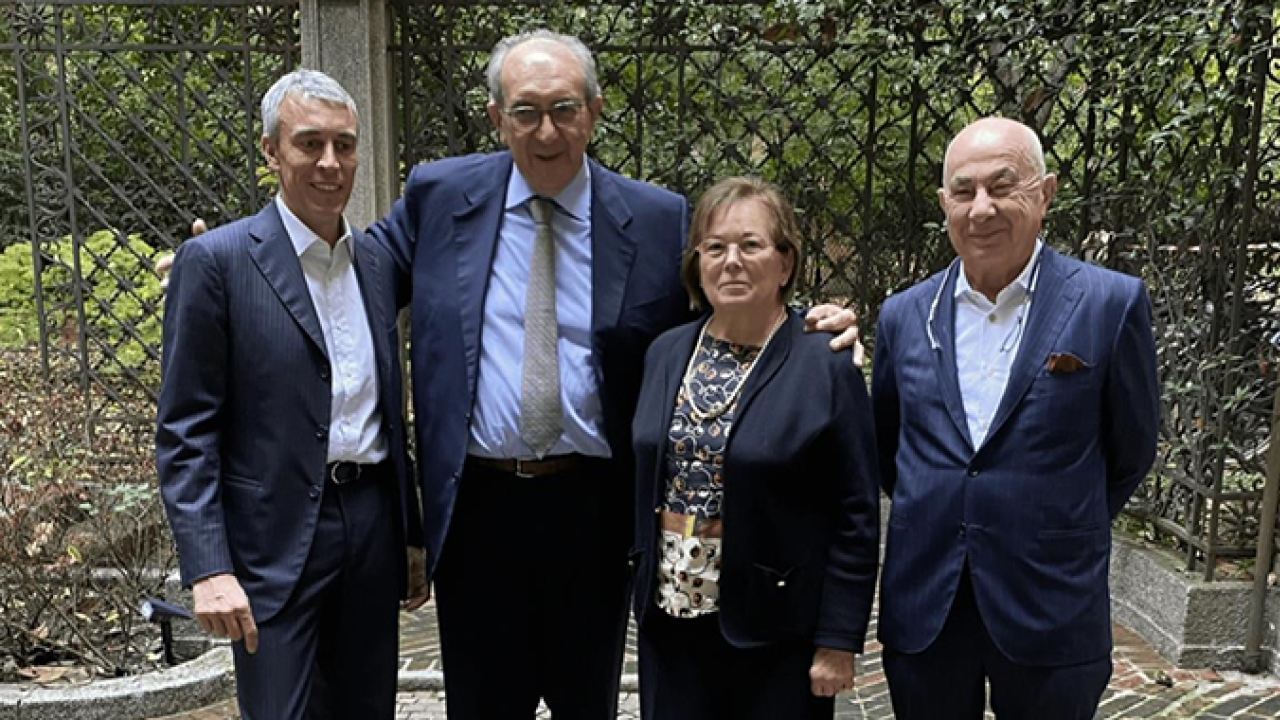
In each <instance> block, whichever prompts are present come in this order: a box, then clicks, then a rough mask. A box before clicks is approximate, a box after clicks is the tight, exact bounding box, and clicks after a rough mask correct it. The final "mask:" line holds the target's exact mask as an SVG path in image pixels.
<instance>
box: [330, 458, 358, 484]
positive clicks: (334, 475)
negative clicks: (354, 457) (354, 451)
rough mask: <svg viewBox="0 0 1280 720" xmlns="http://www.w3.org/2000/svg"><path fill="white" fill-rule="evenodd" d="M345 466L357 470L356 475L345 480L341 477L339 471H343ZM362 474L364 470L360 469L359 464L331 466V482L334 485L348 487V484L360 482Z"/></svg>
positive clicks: (338, 463) (336, 464)
mask: <svg viewBox="0 0 1280 720" xmlns="http://www.w3.org/2000/svg"><path fill="white" fill-rule="evenodd" d="M343 466H350V467H353V468H355V475H354V476H353V477H349V478H345V479H344V478H342V477H341V476H339V474H338V471H339V470H341V469H342V468H343ZM361 472H363V469H362V468H361V467H360V464H359V463H348V462H336V463H334V464H332V465H330V466H329V480H330V482H332V483H333V484H334V485H346V484H347V483H353V482H355V481H356V480H359V479H360V474H361Z"/></svg>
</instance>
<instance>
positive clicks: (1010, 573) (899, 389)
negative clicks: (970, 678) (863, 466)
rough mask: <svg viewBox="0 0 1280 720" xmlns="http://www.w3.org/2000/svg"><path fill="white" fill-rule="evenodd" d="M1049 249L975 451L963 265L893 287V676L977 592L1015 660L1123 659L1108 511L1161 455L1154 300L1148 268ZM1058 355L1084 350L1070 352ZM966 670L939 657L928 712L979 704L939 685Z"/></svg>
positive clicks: (880, 423) (885, 629) (1060, 663)
mask: <svg viewBox="0 0 1280 720" xmlns="http://www.w3.org/2000/svg"><path fill="white" fill-rule="evenodd" d="M1041 263H1042V267H1041V277H1040V280H1039V286H1038V287H1037V289H1036V290H1035V300H1034V302H1032V304H1031V308H1030V312H1029V316H1028V319H1027V326H1026V335H1025V338H1024V339H1023V341H1022V344H1021V347H1020V349H1019V350H1018V354H1017V357H1016V359H1015V360H1014V362H1013V365H1012V367H1011V368H1010V373H1009V381H1008V384H1007V386H1006V388H1005V391H1004V394H1003V396H1002V398H1001V400H1000V404H999V406H998V408H997V410H996V413H995V416H994V418H993V419H992V423H991V429H990V431H989V432H988V434H987V437H986V440H985V442H984V443H983V444H982V445H981V447H978V448H974V446H973V442H972V440H971V439H970V437H969V430H968V427H967V423H966V420H965V411H964V404H963V400H962V397H961V392H960V385H959V381H958V376H957V369H956V351H955V342H954V320H953V318H954V315H955V300H954V292H953V290H954V286H955V282H956V273H955V272H947V273H938V274H937V275H935V276H934V277H932V278H930V279H928V280H926V281H925V282H923V283H920V284H919V285H916V286H914V287H912V288H910V289H908V290H907V291H905V292H903V293H901V294H898V295H895V296H893V297H891V298H889V300H888V301H887V302H886V303H885V305H884V309H883V310H882V312H881V314H880V323H879V330H878V332H877V334H876V352H875V364H874V366H873V367H874V372H873V376H872V401H873V406H874V409H875V414H876V435H877V442H878V445H879V456H880V464H881V485H882V487H883V489H884V491H885V492H886V493H888V494H889V495H890V496H891V497H892V499H893V510H892V514H891V516H890V519H889V527H888V540H887V545H886V553H885V560H884V568H883V572H882V575H881V591H880V618H879V636H880V640H881V642H882V643H884V646H885V649H886V661H885V667H886V672H887V673H888V675H889V681H890V689H891V690H897V689H896V688H894V680H895V677H894V674H893V672H892V667H891V666H892V662H891V659H890V658H891V656H892V654H893V653H900V654H906V655H916V654H919V653H921V652H923V651H925V650H926V649H928V648H930V647H931V646H932V645H933V644H934V643H935V642H938V641H939V638H940V637H942V636H943V635H945V632H944V625H946V624H947V623H948V618H949V613H951V612H952V610H953V606H955V605H959V604H961V603H964V602H967V603H969V604H970V605H976V615H977V617H979V618H980V620H981V624H982V625H983V626H984V630H985V633H986V635H987V636H988V637H989V640H990V642H991V643H993V644H994V647H995V648H997V649H998V650H999V653H1000V655H1001V656H1003V658H1005V659H1007V660H1008V661H1009V662H1011V663H1012V664H1013V665H1015V666H1020V667H1037V668H1055V667H1068V666H1075V665H1082V664H1086V663H1091V662H1099V663H1102V664H1104V665H1105V670H1106V672H1108V673H1109V672H1110V664H1109V653H1110V650H1111V615H1110V601H1109V593H1108V584H1107V568H1108V560H1109V556H1110V555H1109V554H1110V549H1111V526H1110V522H1111V520H1112V519H1114V518H1115V517H1116V515H1118V514H1119V513H1120V509H1121V508H1122V507H1123V506H1124V504H1125V502H1126V501H1127V500H1128V499H1129V496H1130V495H1131V494H1132V493H1133V491H1134V489H1135V488H1137V486H1138V483H1139V482H1141V481H1142V479H1143V477H1144V476H1145V475H1146V473H1147V470H1148V469H1150V467H1151V463H1152V460H1153V459H1154V457H1155V447H1156V435H1157V431H1158V426H1159V417H1160V410H1159V399H1160V394H1159V384H1158V383H1157V380H1156V362H1155V344H1154V340H1153V338H1152V333H1151V315H1150V307H1149V301H1148V299H1147V294H1146V291H1145V289H1144V288H1143V285H1142V282H1141V281H1140V280H1138V279H1136V278H1132V277H1129V276H1126V275H1121V274H1120V273H1116V272H1112V271H1110V270H1106V269H1103V268H1099V267H1095V266H1093V265H1088V264H1086V263H1083V262H1080V261H1078V260H1074V259H1072V258H1067V257H1064V256H1062V255H1060V254H1058V253H1057V252H1054V251H1053V250H1052V249H1050V248H1048V247H1045V248H1044V250H1043V256H1042V258H1041ZM940 284H941V287H940ZM935 298H936V299H937V300H936V302H937V308H936V313H931V306H932V304H933V302H934V299H935ZM931 320H932V331H933V334H934V337H935V338H936V340H937V342H936V344H935V343H933V342H932V341H931V338H930V337H929V330H928V325H929V323H930V321H931ZM1054 356H1058V357H1059V358H1061V357H1066V356H1074V357H1075V358H1076V359H1078V361H1079V362H1078V363H1076V362H1072V363H1065V362H1064V363H1062V365H1061V366H1057V365H1055V364H1054V363H1053V362H1052V361H1051V359H1052V358H1054ZM1068 365H1069V366H1070V367H1068ZM970 588H971V589H970ZM966 652H975V653H976V652H977V649H976V648H970V649H969V650H967V651H966ZM947 664H948V663H943V665H947ZM953 671H954V668H953V667H941V666H940V667H939V668H938V673H939V675H938V676H937V677H936V678H934V679H933V680H932V681H930V684H929V686H930V687H932V688H934V690H933V691H930V692H928V693H920V692H917V693H914V694H915V695H917V696H919V695H922V694H923V695H928V697H916V698H913V699H914V700H915V701H916V702H918V703H927V702H934V703H935V705H936V707H934V708H933V710H929V711H925V712H922V713H921V714H919V715H913V716H914V717H948V718H951V717H964V716H965V715H963V714H961V713H960V711H958V710H957V709H956V708H955V707H954V706H948V705H947V700H946V696H945V693H943V692H942V691H941V690H942V688H944V687H946V686H948V685H955V684H956V683H955V677H954V673H953ZM906 684H907V683H906V682H905V681H904V682H903V683H902V684H901V685H900V687H903V686H906ZM1012 685H1013V686H1015V690H1016V691H1022V690H1026V691H1028V692H1034V691H1035V688H1033V687H1016V686H1019V685H1024V684H1022V683H1012ZM1103 685H1105V677H1104V678H1103ZM1098 692H1101V688H1099V689H1098ZM902 696H903V693H900V692H896V691H895V707H897V706H898V702H899V699H900V698H901V697H902ZM1086 704H1087V703H1086ZM1051 710H1052V711H1058V712H1064V713H1065V712H1066V711H1063V709H1062V708H1045V712H1050V711H1051ZM935 711H936V712H935ZM899 712H901V710H899ZM1085 712H1088V714H1090V715H1092V710H1091V709H1086V710H1085ZM979 714H980V712H979ZM1072 716H1074V715H1071V714H1069V713H1067V714H1053V713H1052V712H1050V714H1048V715H1042V717H1072Z"/></svg>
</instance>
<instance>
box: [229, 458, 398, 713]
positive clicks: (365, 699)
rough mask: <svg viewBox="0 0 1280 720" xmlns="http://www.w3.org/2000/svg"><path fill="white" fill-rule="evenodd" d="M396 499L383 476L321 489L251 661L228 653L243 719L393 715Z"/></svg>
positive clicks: (236, 648) (237, 651) (237, 650)
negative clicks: (304, 547) (293, 577)
mask: <svg viewBox="0 0 1280 720" xmlns="http://www.w3.org/2000/svg"><path fill="white" fill-rule="evenodd" d="M380 467H381V466H380ZM395 492H396V488H395V485H394V477H393V475H392V473H391V472H389V471H388V472H378V473H376V476H375V477H365V478H362V479H361V480H359V481H357V482H354V483H351V484H350V485H343V486H338V485H334V484H331V483H326V484H325V486H324V495H323V499H322V500H321V506H320V517H319V522H318V523H317V525H316V534H315V539H314V540H313V541H312V545H311V552H310V554H309V555H308V556H307V561H306V565H305V566H304V567H303V569H302V575H301V576H300V577H299V578H298V584H297V586H296V587H295V588H294V591H293V595H292V596H290V598H289V600H288V602H286V603H285V605H284V607H283V608H282V609H281V610H280V612H279V613H278V614H277V615H276V616H275V617H272V618H271V619H270V620H268V621H267V622H265V623H261V624H259V625H258V652H257V653H255V654H253V655H250V654H249V653H247V652H246V651H245V649H244V643H234V644H233V645H232V648H233V652H234V656H235V666H236V686H237V691H238V695H239V700H240V715H241V717H242V718H244V720H328V719H332V720H350V719H351V718H359V719H360V720H391V718H393V717H394V716H395V709H396V672H397V664H398V662H397V661H398V657H397V650H398V647H399V626H400V616H399V595H400V585H401V575H402V574H403V570H402V567H403V564H404V555H405V548H404V545H403V543H402V541H401V540H400V534H399V532H398V531H397V529H396V528H397V521H396V519H397V518H398V517H399V516H398V515H397V514H396V501H395V496H394V493H395Z"/></svg>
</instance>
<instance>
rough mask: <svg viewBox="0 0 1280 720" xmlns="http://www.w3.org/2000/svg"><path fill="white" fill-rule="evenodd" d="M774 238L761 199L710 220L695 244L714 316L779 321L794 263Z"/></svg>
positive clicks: (725, 210)
mask: <svg viewBox="0 0 1280 720" xmlns="http://www.w3.org/2000/svg"><path fill="white" fill-rule="evenodd" d="M774 235H775V233H774V228H773V216H772V214H771V213H770V212H769V209H768V208H767V207H765V206H764V204H763V203H762V202H760V201H759V200H754V199H750V200H741V201H738V202H734V203H731V204H729V205H727V206H725V207H724V208H723V209H722V210H720V211H719V213H718V214H716V215H715V216H714V217H713V218H712V219H711V222H710V223H709V224H708V227H707V232H706V234H705V236H704V237H703V239H702V241H701V242H700V243H699V245H698V248H699V249H698V271H699V279H700V283H701V286H702V291H703V293H705V294H706V296H707V300H708V302H709V303H710V304H711V307H712V308H713V309H714V310H715V312H716V313H717V314H724V313H739V312H741V313H743V314H744V315H748V316H752V317H758V318H773V317H776V316H777V312H778V310H779V309H781V308H782V306H783V299H782V298H783V288H784V287H785V286H786V284H787V281H788V280H789V279H790V278H791V271H792V269H793V268H794V266H795V263H794V259H793V257H792V255H791V253H790V252H788V251H786V250H784V249H781V248H779V247H778V246H777V245H775V244H774V241H773V237H774Z"/></svg>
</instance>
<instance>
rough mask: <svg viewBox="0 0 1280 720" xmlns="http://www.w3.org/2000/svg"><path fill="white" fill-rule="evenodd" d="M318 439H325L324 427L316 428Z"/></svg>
mask: <svg viewBox="0 0 1280 720" xmlns="http://www.w3.org/2000/svg"><path fill="white" fill-rule="evenodd" d="M316 439H317V440H323V439H324V430H323V429H320V430H316Z"/></svg>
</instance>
